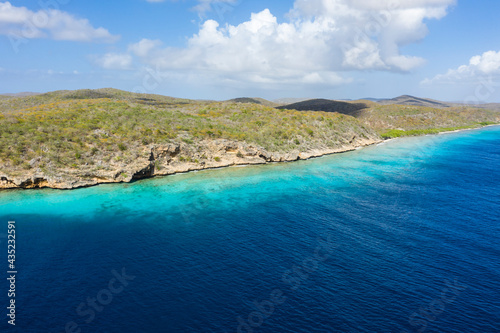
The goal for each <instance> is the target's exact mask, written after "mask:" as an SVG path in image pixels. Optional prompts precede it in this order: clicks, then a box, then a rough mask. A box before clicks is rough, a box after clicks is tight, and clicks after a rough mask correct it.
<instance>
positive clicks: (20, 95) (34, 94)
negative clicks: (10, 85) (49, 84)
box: [0, 91, 41, 97]
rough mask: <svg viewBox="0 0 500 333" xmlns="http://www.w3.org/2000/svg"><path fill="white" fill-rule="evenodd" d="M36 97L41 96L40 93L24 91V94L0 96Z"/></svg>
mask: <svg viewBox="0 0 500 333" xmlns="http://www.w3.org/2000/svg"><path fill="white" fill-rule="evenodd" d="M36 95H41V93H36V92H30V91H25V92H20V93H15V94H0V96H7V97H28V96H36Z"/></svg>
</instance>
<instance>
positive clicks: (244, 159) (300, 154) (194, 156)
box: [0, 135, 381, 189]
mask: <svg viewBox="0 0 500 333" xmlns="http://www.w3.org/2000/svg"><path fill="white" fill-rule="evenodd" d="M378 142H381V140H380V139H379V138H376V137H372V138H360V137H357V136H355V135H354V136H353V137H352V139H351V140H348V142H344V143H343V144H341V145H339V146H338V147H336V148H328V147H326V145H325V146H324V147H321V146H320V147H311V148H309V149H307V151H299V150H294V151H289V152H269V151H266V150H265V149H264V148H262V147H258V146H255V145H251V144H247V143H246V142H239V141H230V140H225V139H219V140H206V141H202V142H199V143H198V144H197V145H188V144H184V143H170V144H165V145H152V146H149V147H146V148H145V149H144V151H143V152H141V153H140V154H139V156H138V157H137V158H135V159H134V160H133V161H131V162H129V163H126V164H122V165H119V164H109V165H106V168H105V169H104V170H91V169H90V167H88V168H85V167H83V166H82V168H81V169H78V170H75V169H61V170H55V171H54V172H53V174H52V175H45V174H43V173H41V172H34V171H32V172H29V171H28V172H26V173H25V174H24V175H23V176H17V177H11V176H9V175H8V174H7V173H6V171H7V170H0V188H3V189H12V188H26V189H28V188H43V187H50V188H57V189H72V188H78V187H87V186H93V185H97V184H102V183H120V182H130V181H133V180H137V179H144V178H150V177H155V176H164V175H170V174H175V173H181V172H188V171H193V170H203V169H210V168H220V167H226V166H233V165H251V164H265V163H270V162H285V161H297V160H304V159H309V158H312V157H318V156H322V155H327V154H333V153H340V152H345V151H349V150H353V149H356V148H358V147H362V146H367V145H371V144H374V143H378Z"/></svg>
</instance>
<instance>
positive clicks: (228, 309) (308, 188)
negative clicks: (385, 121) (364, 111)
mask: <svg viewBox="0 0 500 333" xmlns="http://www.w3.org/2000/svg"><path fill="white" fill-rule="evenodd" d="M499 167H500V127H499V126H494V127H488V128H483V129H479V130H472V131H463V132H458V133H450V134H443V135H435V136H425V137H418V138H402V139H397V140H392V141H389V142H384V143H382V144H379V145H376V146H370V147H366V148H363V149H359V150H356V151H352V152H348V153H343V154H336V155H330V156H325V157H322V158H317V159H311V160H307V161H299V162H293V163H277V164H269V165H265V166H249V167H234V168H225V169H219V170H208V171H201V172H191V173H187V174H179V175H174V176H168V177H163V178H156V179H148V180H142V181H138V182H135V183H130V184H113V185H101V186H97V187H91V188H84V189H78V190H71V191H60V190H51V189H44V190H16V191H2V192H0V249H1V250H0V251H1V252H2V253H4V254H3V255H2V256H0V258H2V260H3V262H2V263H1V265H2V267H3V269H2V270H3V272H1V273H2V274H3V275H4V276H5V278H3V279H1V280H2V282H1V283H0V295H2V296H1V297H0V299H1V300H2V304H3V306H2V309H3V310H2V318H1V319H0V331H1V332H23V333H25V332H26V333H29V332H51V333H61V332H75V333H80V332H103V333H104V332H133V333H138V332H233V333H234V332H245V333H253V332H255V333H257V332H273V333H278V332H280V333H281V332H294V333H295V332H346V333H357V332H370V333H373V332H384V333H385V332H391V333H403V332H405V333H409V332H420V333H421V332H468V333H473V332H481V333H490V332H500V213H499V212H500V173H499V171H498V168H499ZM9 221H15V224H14V226H15V227H14V228H15V236H16V238H15V256H16V257H15V267H14V269H15V271H16V272H17V273H16V274H15V292H14V293H15V296H13V295H12V297H10V296H8V294H9V290H10V289H9V288H11V287H12V286H11V282H12V281H10V280H7V278H9V277H10V276H11V274H8V273H7V271H10V269H9V267H8V265H9V262H8V257H7V246H8V230H9V229H8V228H9V226H8V225H9V224H8V222H9ZM11 243H12V242H11ZM11 299H14V300H15V321H14V323H15V326H13V325H11V324H9V322H8V321H9V320H12V316H11V317H10V318H9V316H7V315H8V314H9V313H10V312H11V310H9V309H7V307H9V304H10V303H9V302H10V301H11Z"/></svg>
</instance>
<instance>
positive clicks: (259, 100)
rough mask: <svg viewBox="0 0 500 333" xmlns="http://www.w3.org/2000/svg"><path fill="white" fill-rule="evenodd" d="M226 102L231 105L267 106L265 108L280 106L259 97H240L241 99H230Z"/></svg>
mask: <svg viewBox="0 0 500 333" xmlns="http://www.w3.org/2000/svg"><path fill="white" fill-rule="evenodd" d="M226 102H229V103H253V104H260V105H265V106H272V107H274V106H277V105H278V104H276V103H274V102H271V101H268V100H266V99H263V98H258V97H240V98H234V99H230V100H228V101H226Z"/></svg>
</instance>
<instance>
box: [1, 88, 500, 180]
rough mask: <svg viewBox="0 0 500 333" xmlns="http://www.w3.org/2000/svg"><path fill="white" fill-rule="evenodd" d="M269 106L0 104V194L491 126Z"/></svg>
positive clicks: (448, 114) (239, 102)
mask: <svg viewBox="0 0 500 333" xmlns="http://www.w3.org/2000/svg"><path fill="white" fill-rule="evenodd" d="M248 102H251V103H248ZM269 103H271V102H269ZM269 103H268V101H265V100H261V99H247V98H242V99H235V100H231V101H226V102H214V101H194V100H188V99H180V98H173V97H167V96H160V95H150V94H135V93H129V92H125V91H121V90H116V89H98V90H77V91H56V92H51V93H47V94H40V95H33V96H24V97H12V96H11V97H5V96H4V97H1V98H0V129H1V130H0V188H2V187H3V188H16V187H23V188H26V187H57V188H74V187H80V186H89V185H94V184H98V183H103V182H121V181H127V182H128V181H131V180H133V179H140V178H145V177H151V176H155V175H166V174H172V173H176V172H185V171H190V170H198V169H205V168H213V167H221V166H228V165H237V164H258V163H267V162H273V161H276V162H277V161H294V160H298V159H307V158H310V157H313V156H321V155H324V154H329V153H334V152H340V151H346V150H351V149H354V148H356V147H360V146H364V145H368V144H373V143H376V142H380V141H381V139H382V137H383V138H391V137H398V136H406V135H422V134H429V133H437V132H440V131H445V130H452V129H459V128H470V127H478V126H482V125H486V124H492V123H499V122H500V113H498V112H493V111H488V110H484V109H477V108H468V107H463V106H462V107H448V108H431V107H424V106H408V105H380V104H378V103H375V102H371V101H353V102H339V101H330V100H311V101H304V102H300V103H296V104H292V105H288V106H285V107H282V108H274V107H271V106H266V105H263V104H269ZM294 108H298V109H299V110H295V109H294ZM307 110H310V111H307Z"/></svg>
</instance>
